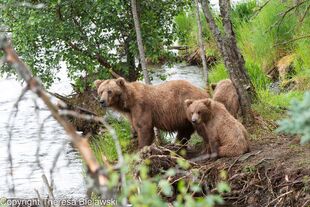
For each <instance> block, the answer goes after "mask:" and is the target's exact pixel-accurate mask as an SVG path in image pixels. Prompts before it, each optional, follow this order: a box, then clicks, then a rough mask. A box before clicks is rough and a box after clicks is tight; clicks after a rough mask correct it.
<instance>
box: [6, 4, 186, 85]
mask: <svg viewBox="0 0 310 207" xmlns="http://www.w3.org/2000/svg"><path fill="white" fill-rule="evenodd" d="M0 3H1V4H3V5H6V7H5V9H4V10H2V15H1V16H2V17H1V19H2V22H3V24H5V26H7V27H8V28H9V30H11V31H12V36H13V41H14V44H15V48H16V50H17V51H18V53H19V54H21V55H22V57H23V58H24V60H25V62H26V63H27V64H28V65H29V66H30V68H31V69H32V70H33V72H34V74H35V75H36V76H39V77H40V78H41V80H42V81H43V82H44V83H46V84H47V85H50V83H51V82H52V81H53V79H55V78H56V77H57V76H56V74H57V71H59V68H60V63H61V62H62V61H65V63H66V65H67V66H68V75H69V77H70V78H71V79H73V80H78V79H79V78H80V76H81V75H82V76H85V77H87V80H86V81H92V80H93V79H94V76H96V78H107V77H111V76H110V74H109V69H113V70H114V71H116V72H117V73H119V74H122V75H123V76H125V77H127V78H128V79H130V80H134V79H136V78H138V77H139V72H140V69H139V68H137V67H136V65H135V57H136V56H137V46H136V37H135V31H134V26H133V19H132V14H131V5H130V1H125V0H120V1H119V0H113V1H102V0H99V1H94V2H91V3H90V2H89V1H80V0H78V1H71V0H70V1H56V0H53V1H45V0H42V1H35V4H39V3H43V4H44V6H43V8H41V9H38V8H29V7H22V6H17V5H18V3H19V1H7V0H2V1H0ZM186 5H187V1H178V0H168V1H156V4H155V3H154V1H152V0H147V1H138V10H139V12H140V22H141V29H142V37H143V40H144V43H145V48H146V56H147V58H148V59H150V60H152V61H157V60H158V59H159V57H161V56H163V53H167V52H166V51H165V50H163V48H164V46H165V45H170V44H171V43H172V41H173V40H175V35H174V27H173V24H174V22H173V19H174V16H175V15H176V14H178V13H179V11H181V10H183V7H186ZM83 80H84V79H83ZM77 83H78V84H84V83H85V82H83V81H78V82H77Z"/></svg>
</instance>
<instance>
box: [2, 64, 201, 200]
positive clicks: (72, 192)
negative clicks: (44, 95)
mask: <svg viewBox="0 0 310 207" xmlns="http://www.w3.org/2000/svg"><path fill="white" fill-rule="evenodd" d="M156 73H157V74H163V75H165V76H166V77H167V80H178V79H183V80H188V81H190V82H191V83H193V84H194V85H196V86H199V87H204V85H205V84H204V81H203V78H202V71H201V70H200V69H198V68H197V67H194V66H183V65H175V66H173V67H170V68H169V67H167V66H163V67H162V68H160V69H158V71H157V72H156ZM156 73H155V74H154V75H153V83H154V84H157V83H160V82H162V80H161V79H160V78H158V77H157V76H156ZM59 76H60V77H61V78H62V79H61V81H59V82H57V83H55V84H54V85H53V86H52V88H51V89H50V90H51V91H55V92H58V93H60V94H70V92H71V86H70V84H69V80H68V79H66V78H65V77H66V75H65V71H63V72H62V73H61V74H59ZM0 88H1V89H2V91H1V93H0V198H1V197H19V198H30V197H36V194H35V191H34V189H37V190H38V191H39V192H40V194H41V195H44V196H45V195H47V191H46V189H45V187H44V184H43V182H42V179H41V176H42V174H43V173H44V174H45V175H46V176H47V178H48V179H49V180H50V169H51V168H52V165H53V162H54V159H55V156H56V154H57V152H58V151H59V150H60V149H61V147H62V146H63V143H64V142H65V141H66V140H67V135H66V134H65V132H64V131H63V129H62V128H61V127H60V126H59V125H58V124H57V123H56V122H55V121H54V120H53V119H52V118H51V119H48V120H47V121H46V122H45V125H44V130H43V131H42V141H41V147H40V148H41V149H40V161H41V165H42V167H43V170H42V169H41V168H39V166H38V165H37V164H36V156H35V154H36V150H37V145H38V140H39V136H38V131H39V126H40V124H41V123H42V121H43V120H44V119H45V118H46V117H48V116H49V114H50V113H49V112H48V111H47V110H46V108H45V106H44V105H43V103H42V102H40V100H38V99H36V97H35V96H34V95H32V94H31V93H27V94H26V96H25V97H24V99H23V100H22V102H20V106H19V111H18V114H17V116H16V118H15V123H14V126H13V127H12V133H13V136H12V149H11V152H12V156H13V173H14V185H15V194H12V193H9V192H8V187H7V186H8V182H9V185H11V181H10V179H9V180H7V178H9V177H8V176H7V175H8V173H9V172H10V170H9V169H10V168H9V163H8V151H7V142H8V139H9V135H8V131H9V129H8V125H7V122H8V119H9V115H10V113H11V111H12V109H13V105H14V103H15V101H16V100H17V98H18V96H19V94H20V92H21V89H22V85H21V84H20V83H19V82H17V81H15V80H14V79H0ZM35 101H36V102H37V105H38V106H39V108H40V112H39V113H35ZM53 178H54V183H55V189H54V194H55V196H56V197H58V198H64V197H66V198H67V197H83V196H85V191H86V189H85V183H84V179H83V166H82V162H81V160H80V159H79V155H78V153H77V152H76V151H75V150H74V149H73V148H72V147H71V146H70V144H68V143H67V144H65V147H64V149H63V151H62V153H61V155H60V157H59V159H58V162H57V165H56V168H55V171H54V176H53ZM7 181H8V182H7Z"/></svg>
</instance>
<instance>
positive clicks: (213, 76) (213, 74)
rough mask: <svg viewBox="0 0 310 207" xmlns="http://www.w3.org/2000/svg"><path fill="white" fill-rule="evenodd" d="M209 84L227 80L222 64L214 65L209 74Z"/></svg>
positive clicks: (226, 73)
mask: <svg viewBox="0 0 310 207" xmlns="http://www.w3.org/2000/svg"><path fill="white" fill-rule="evenodd" d="M208 78H209V83H217V82H219V81H220V80H224V79H227V78H228V72H227V70H226V69H225V65H224V63H219V64H217V65H215V66H214V67H213V68H212V69H211V71H210V72H209V77H208Z"/></svg>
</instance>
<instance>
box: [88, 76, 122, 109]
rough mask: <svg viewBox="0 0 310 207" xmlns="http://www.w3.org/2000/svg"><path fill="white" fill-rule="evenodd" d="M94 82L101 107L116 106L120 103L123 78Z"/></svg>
mask: <svg viewBox="0 0 310 207" xmlns="http://www.w3.org/2000/svg"><path fill="white" fill-rule="evenodd" d="M94 84H95V86H96V88H97V94H98V96H99V100H100V104H101V106H102V107H111V106H116V105H118V104H119V103H120V101H121V99H122V95H123V93H124V89H125V84H126V81H125V79H124V78H118V79H110V80H96V81H95V82H94Z"/></svg>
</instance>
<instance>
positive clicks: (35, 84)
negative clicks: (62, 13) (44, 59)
mask: <svg viewBox="0 0 310 207" xmlns="http://www.w3.org/2000/svg"><path fill="white" fill-rule="evenodd" d="M0 48H1V49H2V50H3V51H4V52H5V54H6V60H7V62H8V63H9V65H11V66H12V67H13V68H15V70H16V71H17V72H18V73H19V74H20V76H21V77H22V79H23V80H25V82H26V83H27V86H28V88H29V90H31V91H32V92H34V93H35V94H37V95H38V97H40V98H41V99H42V101H43V102H44V103H45V105H46V106H47V108H48V109H49V110H50V111H51V114H52V116H53V117H54V118H55V119H56V121H57V122H58V123H59V124H60V125H61V126H62V127H63V128H64V130H65V131H66V133H67V134H68V135H69V137H70V138H71V141H72V143H73V145H74V146H75V147H76V148H77V149H78V151H79V152H80V154H81V156H82V158H83V159H84V160H85V162H86V164H87V166H88V168H89V171H90V172H91V173H92V174H93V175H94V176H95V177H97V178H98V184H100V185H103V186H104V185H106V184H107V181H108V180H107V177H106V176H105V175H103V174H98V172H99V171H100V165H99V163H98V161H97V160H96V157H95V155H94V154H93V152H92V150H91V149H90V146H89V143H88V141H87V139H85V138H84V137H83V136H81V135H79V134H77V132H76V130H75V128H74V127H73V126H72V124H70V123H69V122H68V121H66V120H65V119H64V118H63V117H62V116H61V115H60V114H59V111H58V107H57V106H56V105H54V104H53V103H52V102H51V100H50V98H49V96H48V95H47V93H46V92H45V90H44V87H43V86H42V85H41V84H40V82H39V81H38V80H37V79H35V78H34V77H33V76H32V74H31V72H30V70H29V69H28V68H27V66H26V65H25V63H23V62H22V61H21V60H20V58H19V57H18V56H17V54H16V52H15V50H14V49H13V48H12V46H11V43H10V41H9V40H8V39H7V38H6V37H5V36H3V35H2V36H1V37H0ZM105 189H106V190H107V188H105Z"/></svg>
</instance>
